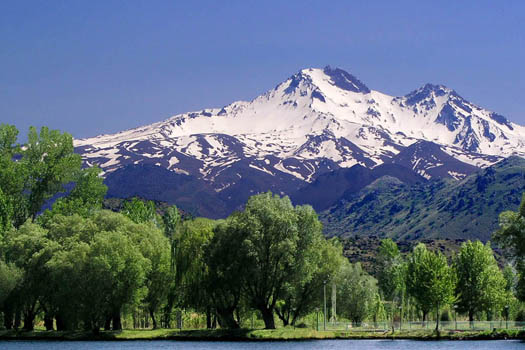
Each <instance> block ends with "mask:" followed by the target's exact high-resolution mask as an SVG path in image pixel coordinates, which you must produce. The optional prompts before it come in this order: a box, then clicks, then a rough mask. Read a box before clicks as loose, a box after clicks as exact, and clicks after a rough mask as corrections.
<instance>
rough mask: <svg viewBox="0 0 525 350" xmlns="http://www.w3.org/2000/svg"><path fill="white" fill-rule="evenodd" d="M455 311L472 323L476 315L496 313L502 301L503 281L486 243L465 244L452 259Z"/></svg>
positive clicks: (503, 293)
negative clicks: (455, 298)
mask: <svg viewBox="0 0 525 350" xmlns="http://www.w3.org/2000/svg"><path fill="white" fill-rule="evenodd" d="M454 268H455V271H456V275H457V278H458V279H457V285H456V295H457V296H458V300H457V305H458V311H459V312H462V313H467V314H468V317H469V321H470V322H473V321H474V316H475V314H476V313H478V312H481V311H487V312H489V313H490V312H492V311H494V310H499V309H500V308H501V306H502V305H503V303H504V300H505V286H506V281H505V278H504V277H503V274H502V272H501V271H500V269H499V267H498V264H497V262H496V259H495V258H494V253H493V252H492V249H491V247H490V244H489V243H487V244H486V245H483V243H481V242H480V241H475V242H471V241H468V242H466V243H463V244H462V245H461V249H460V250H459V252H458V254H457V255H456V257H455V259H454Z"/></svg>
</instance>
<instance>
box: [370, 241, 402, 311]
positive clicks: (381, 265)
mask: <svg viewBox="0 0 525 350" xmlns="http://www.w3.org/2000/svg"><path fill="white" fill-rule="evenodd" d="M403 264H404V261H403V258H402V256H401V253H400V252H399V248H398V247H397V244H396V243H395V242H394V241H392V239H390V238H385V239H383V240H382V241H381V245H380V246H379V250H378V252H377V258H376V266H377V279H378V286H379V289H380V290H381V293H382V294H383V296H384V298H385V299H386V300H390V301H392V300H393V299H394V297H395V296H399V295H400V294H401V291H402V290H403V289H404V286H405V276H404V266H403Z"/></svg>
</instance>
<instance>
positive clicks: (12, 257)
mask: <svg viewBox="0 0 525 350" xmlns="http://www.w3.org/2000/svg"><path fill="white" fill-rule="evenodd" d="M57 249H59V246H58V244H56V243H55V242H53V241H51V240H49V239H48V238H47V231H46V230H44V229H43V228H41V227H40V226H38V225H36V224H33V223H31V222H29V221H28V222H26V223H25V224H24V225H22V226H20V228H19V229H18V230H15V229H13V230H10V231H9V232H8V233H7V235H6V239H5V246H4V253H5V259H6V262H7V263H8V264H13V265H15V266H16V267H17V268H19V269H20V270H21V271H22V272H23V279H22V280H21V282H20V283H19V285H18V287H17V288H16V289H15V291H14V292H13V293H11V294H13V298H9V300H8V303H10V304H11V306H12V307H14V308H17V309H18V310H19V312H22V316H23V318H24V329H26V330H33V328H34V322H35V318H36V316H37V314H38V313H39V312H40V311H41V307H42V298H43V297H45V294H44V291H45V290H46V286H47V283H48V281H49V278H50V271H49V269H48V268H47V265H46V263H47V262H48V261H49V260H50V259H51V258H52V256H53V254H54V252H55V251H56V250H57ZM11 311H13V310H7V311H4V313H7V314H9V313H10V312H11ZM10 317H11V315H8V318H9V319H10ZM8 328H9V327H8Z"/></svg>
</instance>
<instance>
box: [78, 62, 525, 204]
mask: <svg viewBox="0 0 525 350" xmlns="http://www.w3.org/2000/svg"><path fill="white" fill-rule="evenodd" d="M75 146H76V150H77V152H79V153H80V154H82V156H83V158H84V160H85V161H86V162H87V163H89V164H98V165H99V166H100V167H101V168H102V169H103V170H104V172H105V176H111V174H115V173H116V172H118V171H122V170H123V169H125V168H129V167H130V166H131V167H132V166H143V167H144V166H146V167H148V168H149V169H150V168H151V167H152V166H153V167H155V166H156V167H159V168H160V169H163V170H168V171H169V172H170V173H172V174H184V175H190V176H191V177H193V178H196V179H199V181H202V183H203V184H205V185H206V186H209V188H210V189H213V191H215V192H216V193H220V192H223V191H225V190H226V189H228V188H229V187H231V186H234V185H235V184H236V183H238V182H240V181H246V180H247V179H246V177H249V179H248V180H249V181H252V182H253V181H255V180H253V177H258V176H260V177H262V178H266V179H267V180H265V181H264V183H265V185H264V186H270V185H271V186H270V187H272V188H268V189H273V190H282V188H287V186H291V184H292V186H293V187H294V188H295V187H300V186H301V185H302V184H305V182H306V183H311V182H313V181H314V180H315V179H316V178H317V177H318V176H319V175H320V174H323V173H326V172H329V171H332V170H335V169H338V168H349V167H352V166H354V165H356V164H359V165H361V166H363V167H365V168H369V169H371V168H374V167H376V166H378V165H380V164H384V163H396V164H402V165H404V166H406V167H409V168H412V169H413V170H414V171H415V172H417V173H418V174H419V175H421V176H423V177H425V178H427V179H428V178H431V177H436V176H437V177H443V176H448V177H453V178H463V177H465V176H466V175H468V174H469V173H471V172H472V171H473V170H475V169H476V168H477V167H485V166H488V165H491V164H494V163H495V162H497V161H498V160H500V159H502V158H504V157H508V156H510V155H519V156H525V127H523V126H520V125H517V124H514V123H512V122H510V121H508V120H507V119H506V118H505V117H503V116H501V115H499V114H496V113H493V112H491V111H488V110H485V109H483V108H480V107H478V106H476V105H474V104H473V103H470V102H468V101H466V100H465V99H463V98H462V97H461V96H459V95H458V94H457V93H456V92H455V91H454V90H451V89H449V88H447V87H445V86H442V85H431V84H427V85H425V86H423V87H422V88H419V89H417V90H415V91H413V92H411V93H409V94H408V95H406V96H401V97H394V96H389V95H387V94H384V93H381V92H379V91H374V90H370V89H369V88H368V87H367V86H366V85H365V84H363V83H362V82H361V81H359V80H358V79H357V78H355V77H354V76H352V75H351V74H349V73H347V72H345V71H343V70H341V69H337V68H336V69H333V68H330V67H326V68H324V69H315V68H310V69H303V70H301V71H300V72H298V73H297V74H295V75H293V76H292V77H290V78H289V79H287V80H286V81H285V82H283V83H281V84H279V85H277V86H276V87H275V88H274V89H272V90H270V91H268V92H266V93H265V94H263V95H261V96H259V97H257V98H255V99H254V100H252V101H249V102H246V101H238V102H234V103H232V104H230V105H228V106H225V107H223V108H211V109H204V110H201V111H196V112H191V113H184V114H180V115H176V116H173V117H171V118H169V119H167V120H165V121H162V122H159V123H155V124H151V125H147V126H144V127H139V128H135V129H131V130H127V131H123V132H120V133H116V134H112V135H100V136H97V137H93V138H87V139H79V140H76V141H75ZM422 147H424V148H425V151H424V152H423V151H421V150H422ZM436 169H439V171H436ZM281 184H282V186H281ZM264 186H263V187H264ZM230 190H231V189H230ZM255 190H258V188H255ZM230 197H231V196H230Z"/></svg>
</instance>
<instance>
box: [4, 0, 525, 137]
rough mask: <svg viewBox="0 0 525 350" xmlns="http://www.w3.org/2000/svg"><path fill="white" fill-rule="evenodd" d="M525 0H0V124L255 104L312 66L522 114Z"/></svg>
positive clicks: (108, 128)
mask: <svg viewBox="0 0 525 350" xmlns="http://www.w3.org/2000/svg"><path fill="white" fill-rule="evenodd" d="M524 27H525V1H501V2H499V1H420V0H418V1H375V2H373V3H372V4H371V3H370V2H369V1H341V2H338V1H260V2H254V1H253V2H252V1H246V0H245V1H184V2H183V1H130V0H128V1H106V0H105V1H102V0H96V1H95V0H92V1H87V0H86V1H75V0H70V1H58V0H52V1H49V0H46V1H36V0H35V1H20V0H19V1H8V0H3V1H1V2H0V122H7V123H12V124H15V125H17V126H18V127H19V128H20V129H21V130H22V132H23V133H24V134H25V133H26V131H27V128H28V126H29V125H35V126H42V125H48V126H50V127H53V128H59V129H62V130H66V131H69V132H70V133H72V134H73V136H75V137H87V136H94V135H96V134H100V133H108V132H115V131H120V130H123V129H127V128H131V127H135V126H139V125H144V124H149V123H152V122H155V121H160V120H163V119H165V118H167V117H169V116H171V115H174V114H177V113H181V112H187V111H190V110H198V109H201V108H205V107H221V106H223V105H226V104H228V103H230V102H233V101H235V100H240V99H243V100H249V99H252V98H254V97H256V96H257V95H259V94H261V93H263V92H265V91H266V90H269V89H271V88H273V87H274V86H275V85H277V84H278V83H279V82H281V81H283V80H285V79H286V78H287V77H289V76H290V75H292V74H293V73H295V72H297V71H298V70H299V69H301V68H306V67H323V66H325V65H327V64H329V65H331V66H337V67H341V68H343V69H345V70H347V71H349V72H351V73H352V74H354V75H355V76H357V77H358V78H359V79H361V80H362V81H363V82H365V84H367V85H368V86H369V87H370V88H372V89H375V90H380V91H382V92H385V93H389V94H392V95H404V94H406V93H408V92H409V91H411V90H413V89H415V88H417V87H419V86H421V85H423V84H424V83H427V82H432V83H441V84H445V85H447V86H449V87H451V88H453V89H455V90H456V91H458V92H459V93H460V94H461V95H462V96H463V97H465V98H467V99H468V100H470V101H472V102H474V103H476V104H478V105H480V106H483V107H486V108H489V109H491V110H494V111H496V112H498V113H500V114H503V115H505V116H507V117H508V118H509V119H510V120H512V121H514V122H517V123H520V124H525V103H524V97H525V96H524V93H525V69H524V64H525V29H524Z"/></svg>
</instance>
